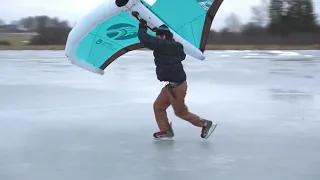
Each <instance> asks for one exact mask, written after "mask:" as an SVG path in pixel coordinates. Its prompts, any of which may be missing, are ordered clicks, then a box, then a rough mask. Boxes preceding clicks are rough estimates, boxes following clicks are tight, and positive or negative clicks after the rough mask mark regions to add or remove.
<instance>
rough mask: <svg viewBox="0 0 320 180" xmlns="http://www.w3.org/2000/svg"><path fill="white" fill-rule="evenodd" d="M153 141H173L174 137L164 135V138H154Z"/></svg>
mask: <svg viewBox="0 0 320 180" xmlns="http://www.w3.org/2000/svg"><path fill="white" fill-rule="evenodd" d="M154 140H155V141H173V140H174V138H173V137H172V138H169V137H164V138H154Z"/></svg>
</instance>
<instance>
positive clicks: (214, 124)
mask: <svg viewBox="0 0 320 180" xmlns="http://www.w3.org/2000/svg"><path fill="white" fill-rule="evenodd" d="M217 126H218V124H216V123H212V126H211V128H210V130H209V132H208V135H207V136H206V137H204V138H205V139H208V138H209V137H210V136H211V134H212V133H213V131H214V130H215V129H216V127H217Z"/></svg>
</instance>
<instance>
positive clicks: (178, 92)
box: [169, 82, 217, 138]
mask: <svg viewBox="0 0 320 180" xmlns="http://www.w3.org/2000/svg"><path fill="white" fill-rule="evenodd" d="M187 88H188V85H187V82H184V83H182V84H180V85H179V86H177V87H175V88H174V89H173V92H174V94H175V97H173V96H172V95H169V99H170V102H171V105H172V107H173V109H174V112H175V114H176V116H178V117H180V118H181V119H184V120H186V121H188V122H190V123H191V124H193V125H194V126H197V127H201V128H202V131H201V137H202V138H208V137H209V136H210V135H211V133H212V132H213V130H214V129H215V128H216V126H217V124H215V123H212V121H209V120H206V119H202V118H200V117H199V116H198V115H196V114H193V113H191V112H190V111H189V110H188V107H187V106H186V104H185V97H186V94H187Z"/></svg>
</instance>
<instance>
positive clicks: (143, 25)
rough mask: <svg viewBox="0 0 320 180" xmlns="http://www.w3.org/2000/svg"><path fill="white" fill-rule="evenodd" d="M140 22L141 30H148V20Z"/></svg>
mask: <svg viewBox="0 0 320 180" xmlns="http://www.w3.org/2000/svg"><path fill="white" fill-rule="evenodd" d="M139 21H140V23H139V28H144V29H147V28H148V26H147V21H146V20H144V19H140V20H139Z"/></svg>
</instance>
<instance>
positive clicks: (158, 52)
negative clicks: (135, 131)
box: [138, 19, 217, 139]
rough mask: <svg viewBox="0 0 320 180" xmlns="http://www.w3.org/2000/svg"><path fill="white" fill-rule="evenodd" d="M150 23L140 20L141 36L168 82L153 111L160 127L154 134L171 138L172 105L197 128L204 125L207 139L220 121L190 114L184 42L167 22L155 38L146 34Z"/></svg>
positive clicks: (180, 115) (159, 29)
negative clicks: (181, 41)
mask: <svg viewBox="0 0 320 180" xmlns="http://www.w3.org/2000/svg"><path fill="white" fill-rule="evenodd" d="M147 28H148V27H147V22H146V21H145V20H144V19H140V23H139V29H138V38H139V40H140V42H141V43H142V44H143V45H144V46H145V47H146V48H148V49H150V50H153V55H154V62H155V65H156V74H157V79H158V80H159V81H161V82H167V84H166V85H165V86H164V87H163V88H162V90H161V91H160V94H159V95H158V97H157V98H156V100H155V102H154V104H153V110H154V115H155V119H156V122H157V124H158V127H159V130H160V131H158V132H156V133H154V134H153V136H154V138H156V139H163V138H172V137H173V136H174V132H173V129H172V126H171V123H169V120H168V117H167V112H166V110H167V108H168V107H169V106H170V105H172V107H173V110H174V112H175V115H176V116H178V117H179V118H181V119H184V120H186V121H188V122H190V123H191V124H193V125H194V126H196V127H200V128H202V130H201V135H200V136H201V137H202V138H205V139H207V138H208V137H209V136H210V135H211V133H212V132H213V130H214V129H215V128H216V126H217V124H216V123H213V122H212V121H209V120H206V119H204V118H201V117H199V116H198V115H196V114H193V113H191V112H190V111H189V110H188V108H187V106H186V104H185V97H186V93H187V87H188V86H187V81H186V79H187V77H186V73H185V71H184V68H183V65H182V61H183V60H184V59H185V58H186V54H185V53H184V50H183V45H182V44H181V43H179V42H177V41H175V40H174V38H173V34H172V32H171V31H170V30H169V28H168V27H167V26H166V25H161V26H160V27H159V28H157V30H156V37H155V36H151V35H149V34H148V33H147Z"/></svg>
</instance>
